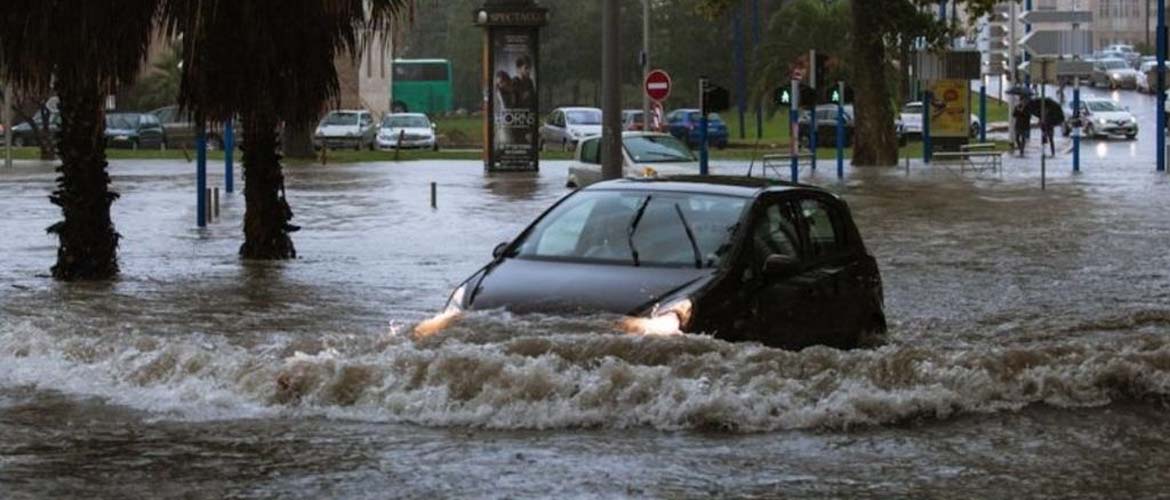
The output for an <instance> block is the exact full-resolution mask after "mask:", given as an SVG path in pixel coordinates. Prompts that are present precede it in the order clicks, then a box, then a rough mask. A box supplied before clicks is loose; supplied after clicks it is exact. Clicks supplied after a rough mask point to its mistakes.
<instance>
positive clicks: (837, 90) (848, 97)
mask: <svg viewBox="0 0 1170 500" xmlns="http://www.w3.org/2000/svg"><path fill="white" fill-rule="evenodd" d="M827 95H828V100H827V101H826V102H827V103H828V104H852V103H853V87H849V86H846V87H845V95H841V87H840V86H839V85H833V86H832V87H830V88H829V92H828V94H827Z"/></svg>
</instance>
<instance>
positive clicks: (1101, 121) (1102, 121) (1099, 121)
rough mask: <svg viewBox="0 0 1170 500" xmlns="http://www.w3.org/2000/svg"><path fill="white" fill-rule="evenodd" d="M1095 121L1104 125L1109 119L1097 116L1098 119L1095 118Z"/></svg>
mask: <svg viewBox="0 0 1170 500" xmlns="http://www.w3.org/2000/svg"><path fill="white" fill-rule="evenodd" d="M1097 123H1099V124H1101V125H1106V124H1108V123H1109V120H1106V119H1104V118H1098V119H1097Z"/></svg>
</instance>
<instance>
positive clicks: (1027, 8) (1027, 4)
mask: <svg viewBox="0 0 1170 500" xmlns="http://www.w3.org/2000/svg"><path fill="white" fill-rule="evenodd" d="M1024 12H1032V0H1024ZM1031 32H1032V25H1031V24H1027V23H1025V24H1024V34H1025V35H1026V34H1028V33H1031ZM1031 61H1032V55H1031V54H1029V53H1028V52H1027V51H1025V52H1024V62H1031ZM1024 83H1025V84H1027V85H1028V87H1029V88H1030V87H1031V86H1032V72H1031V71H1029V72H1027V73H1025V74H1024Z"/></svg>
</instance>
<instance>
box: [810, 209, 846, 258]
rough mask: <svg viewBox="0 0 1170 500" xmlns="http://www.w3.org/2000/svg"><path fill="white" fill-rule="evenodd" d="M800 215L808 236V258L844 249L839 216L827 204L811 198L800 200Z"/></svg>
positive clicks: (836, 252)
mask: <svg viewBox="0 0 1170 500" xmlns="http://www.w3.org/2000/svg"><path fill="white" fill-rule="evenodd" d="M800 216H801V221H802V222H803V224H804V229H805V234H806V235H807V237H808V239H807V242H808V248H807V255H808V257H809V258H820V257H827V256H831V255H835V254H838V253H841V252H843V251H845V250H846V248H847V247H846V245H845V241H844V238H843V237H842V236H843V234H844V233H843V231H842V227H841V223H840V217H838V216H837V213H836V211H835V209H834V208H833V207H831V206H829V204H827V203H825V202H823V201H821V200H817V199H811V198H809V199H804V200H800Z"/></svg>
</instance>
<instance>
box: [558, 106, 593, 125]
mask: <svg viewBox="0 0 1170 500" xmlns="http://www.w3.org/2000/svg"><path fill="white" fill-rule="evenodd" d="M565 121H566V122H568V123H570V124H573V125H601V112H600V111H596V110H592V109H574V110H569V111H565Z"/></svg>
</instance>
